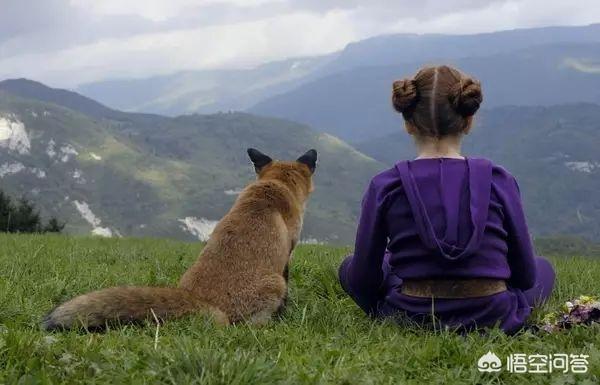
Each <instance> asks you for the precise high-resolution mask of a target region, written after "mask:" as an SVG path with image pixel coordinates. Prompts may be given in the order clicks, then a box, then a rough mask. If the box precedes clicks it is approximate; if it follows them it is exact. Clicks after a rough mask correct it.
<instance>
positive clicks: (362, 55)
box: [319, 24, 600, 74]
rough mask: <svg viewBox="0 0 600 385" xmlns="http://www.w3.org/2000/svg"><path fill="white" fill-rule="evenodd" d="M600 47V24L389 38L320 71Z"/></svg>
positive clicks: (351, 47)
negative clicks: (533, 49) (538, 49)
mask: <svg viewBox="0 0 600 385" xmlns="http://www.w3.org/2000/svg"><path fill="white" fill-rule="evenodd" d="M588 43H600V24H592V25H586V26H568V27H541V28H521V29H514V30H507V31H496V32H488V33H477V34H469V35H444V34H422V35H417V34H403V33H401V34H392V35H383V36H375V37H372V38H370V39H365V40H361V41H358V42H355V43H350V44H348V46H346V47H345V48H344V50H342V51H341V52H340V53H339V54H338V55H336V57H335V58H333V59H332V60H331V61H329V62H328V63H327V64H326V65H324V66H323V67H322V68H320V69H319V73H320V74H331V73H335V72H342V71H345V70H350V69H354V68H359V67H376V66H377V67H378V66H391V65H399V64H403V63H410V62H421V63H423V62H443V61H448V60H450V61H454V60H457V59H461V58H467V57H481V56H493V55H498V54H505V53H510V52H513V51H518V50H522V49H525V48H529V47H535V46H540V45H549V44H567V45H568V44H588Z"/></svg>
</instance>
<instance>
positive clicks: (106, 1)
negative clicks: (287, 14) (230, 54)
mask: <svg viewBox="0 0 600 385" xmlns="http://www.w3.org/2000/svg"><path fill="white" fill-rule="evenodd" d="M282 1H283V0H169V1H165V0H144V1H139V0H102V1H98V0H71V4H73V5H75V6H78V7H82V8H86V9H89V10H91V11H93V12H94V13H96V14H100V15H138V16H142V17H143V18H146V19H149V20H152V21H165V20H168V19H170V18H173V17H176V16H178V15H180V14H181V13H182V12H184V11H185V10H188V9H190V8H202V7H207V6H211V5H230V6H235V7H242V8H246V7H256V6H260V5H265V4H268V3H276V2H282Z"/></svg>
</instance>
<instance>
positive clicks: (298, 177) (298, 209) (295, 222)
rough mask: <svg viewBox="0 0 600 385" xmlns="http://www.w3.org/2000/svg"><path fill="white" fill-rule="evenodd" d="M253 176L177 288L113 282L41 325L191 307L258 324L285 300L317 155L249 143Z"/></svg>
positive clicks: (95, 322) (100, 323)
mask: <svg viewBox="0 0 600 385" xmlns="http://www.w3.org/2000/svg"><path fill="white" fill-rule="evenodd" d="M248 155H249V156H250V159H251V160H252V162H253V164H254V167H255V170H256V173H257V180H256V181H255V182H252V183H250V184H249V185H248V186H247V187H246V188H245V189H244V190H243V191H242V192H241V193H240V195H239V196H238V198H237V200H236V201H235V203H234V205H233V207H232V208H231V209H230V210H229V212H228V213H227V214H226V215H225V216H224V217H223V218H222V219H221V221H220V222H219V223H218V224H217V226H216V227H215V229H214V231H213V233H212V235H211V236H210V238H209V240H208V242H207V243H206V246H205V247H204V248H203V250H202V252H201V253H200V256H199V257H198V259H197V260H196V262H195V263H194V264H193V265H192V266H191V267H190V268H189V269H188V270H187V271H186V272H185V273H184V274H183V276H182V277H181V280H180V281H179V286H178V287H177V288H169V287H163V288H161V287H129V286H124V287H112V288H108V289H103V290H99V291H94V292H91V293H87V294H83V295H80V296H78V297H75V298H73V299H71V300H69V301H67V302H65V303H63V304H61V305H59V306H58V307H56V308H55V309H54V310H52V311H51V312H50V313H49V314H48V315H47V316H46V317H45V318H44V320H43V321H42V327H43V328H44V329H45V330H56V329H70V328H76V327H83V328H86V329H89V330H93V329H102V328H104V327H105V326H106V325H107V324H109V323H113V322H118V323H123V322H141V321H143V320H146V319H152V318H153V317H154V316H156V317H158V318H159V319H161V320H165V319H171V318H176V317H180V316H183V315H186V314H190V313H197V312H204V313H208V314H210V315H212V317H213V318H214V320H215V322H217V323H218V324H224V325H227V324H230V323H236V322H241V321H247V322H250V323H253V324H259V325H261V324H265V323H266V322H268V321H269V320H270V319H271V318H272V316H273V314H274V313H276V312H278V311H280V310H281V309H282V308H283V307H284V306H285V302H286V299H287V285H288V283H287V271H288V264H289V261H290V258H291V253H292V251H293V249H294V247H295V246H296V243H297V242H298V238H299V235H300V230H301V228H302V219H303V215H304V208H305V204H306V201H307V199H308V196H309V195H310V193H311V192H312V191H313V183H312V174H313V172H314V170H315V167H316V161H317V153H316V151H315V150H310V151H308V152H307V153H306V154H304V155H303V156H301V157H300V158H298V159H297V160H296V161H292V162H285V161H274V160H272V159H271V158H270V157H268V156H267V155H265V154H262V153H261V152H259V151H258V150H254V149H249V150H248Z"/></svg>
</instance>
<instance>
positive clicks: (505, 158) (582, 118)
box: [357, 104, 600, 239]
mask: <svg viewBox="0 0 600 385" xmlns="http://www.w3.org/2000/svg"><path fill="white" fill-rule="evenodd" d="M357 148H358V149H359V150H360V151H362V152H364V153H366V154H368V155H370V156H372V157H374V158H376V159H378V160H380V161H381V162H383V163H386V164H388V165H391V164H393V163H394V162H396V161H397V160H399V159H411V158H413V157H414V156H415V155H414V149H413V146H412V143H411V139H410V137H409V136H408V135H407V134H406V133H405V132H401V130H400V129H398V130H397V132H396V133H393V134H390V135H387V136H384V137H381V138H375V139H370V140H367V141H365V142H363V143H361V144H359V145H357ZM599 148H600V106H598V105H592V104H571V105H563V106H553V107H515V106H513V107H501V108H495V109H492V110H487V111H483V112H482V113H481V115H480V116H478V117H477V120H476V126H475V128H474V130H473V132H472V133H471V134H469V135H468V136H467V137H466V141H465V148H464V150H465V153H466V154H467V155H469V154H471V155H473V156H484V157H487V158H490V159H492V160H494V161H495V162H496V163H498V164H501V165H503V166H504V167H506V168H507V169H508V170H509V171H510V172H511V173H513V175H515V176H516V177H517V180H518V181H519V184H520V187H521V193H522V195H523V197H524V201H525V206H526V213H527V216H528V219H529V222H530V226H531V228H532V230H533V231H534V233H535V234H537V235H556V234H576V235H580V236H584V237H587V238H591V239H600V195H599V194H598V191H600V151H598V149H599Z"/></svg>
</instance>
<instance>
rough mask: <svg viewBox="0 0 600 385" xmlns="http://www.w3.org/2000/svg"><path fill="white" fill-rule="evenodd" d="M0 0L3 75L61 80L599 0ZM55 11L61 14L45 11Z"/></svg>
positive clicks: (221, 61)
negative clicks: (51, 17) (0, 9)
mask: <svg viewBox="0 0 600 385" xmlns="http://www.w3.org/2000/svg"><path fill="white" fill-rule="evenodd" d="M2 1H3V2H4V1H8V4H9V6H8V7H4V8H3V11H4V9H8V11H7V12H4V15H3V14H2V13H0V78H6V77H29V78H33V79H36V80H40V81H43V82H46V83H49V84H51V85H55V86H62V87H65V86H66V87H74V86H76V85H78V84H80V83H83V82H89V81H95V80H101V79H107V78H118V77H147V76H151V75H157V74H165V73H172V72H175V71H180V70H193V69H213V68H244V67H249V66H254V65H257V64H260V63H264V62H267V61H271V60H279V59H285V58H289V57H294V56H305V55H319V54H325V53H329V52H333V51H336V50H339V49H342V48H343V47H344V46H345V45H346V44H348V43H350V42H352V41H356V40H360V39H365V38H368V37H372V36H375V35H379V34H385V33H398V32H409V33H430V32H436V33H475V32H486V31H493V30H501V29H512V28H517V27H534V26H545V25H576V24H590V23H593V22H600V3H599V2H598V0H575V1H568V2H567V1H563V0H485V1H484V0H448V1H443V2H442V1H434V0H422V1H419V2H414V1H412V0H411V1H409V0H398V1H394V2H391V1H389V0H385V1H384V0H373V1H369V2H366V1H358V0H332V1H319V0H144V1H142V0H103V1H97V0H47V1H48V3H46V2H42V4H43V7H38V4H39V3H38V2H37V1H35V2H34V1H33V0H2ZM28 4H29V6H28ZM48 4H50V5H51V7H50V5H48ZM55 14H56V16H57V17H59V16H60V20H59V21H57V22H50V21H47V20H46V19H49V17H48V16H49V15H55ZM32 20H33V22H32ZM3 28H4V29H5V31H6V32H5V36H4V37H3V36H2V34H1V32H2V31H3ZM39 63H44V65H43V66H40V65H39Z"/></svg>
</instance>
